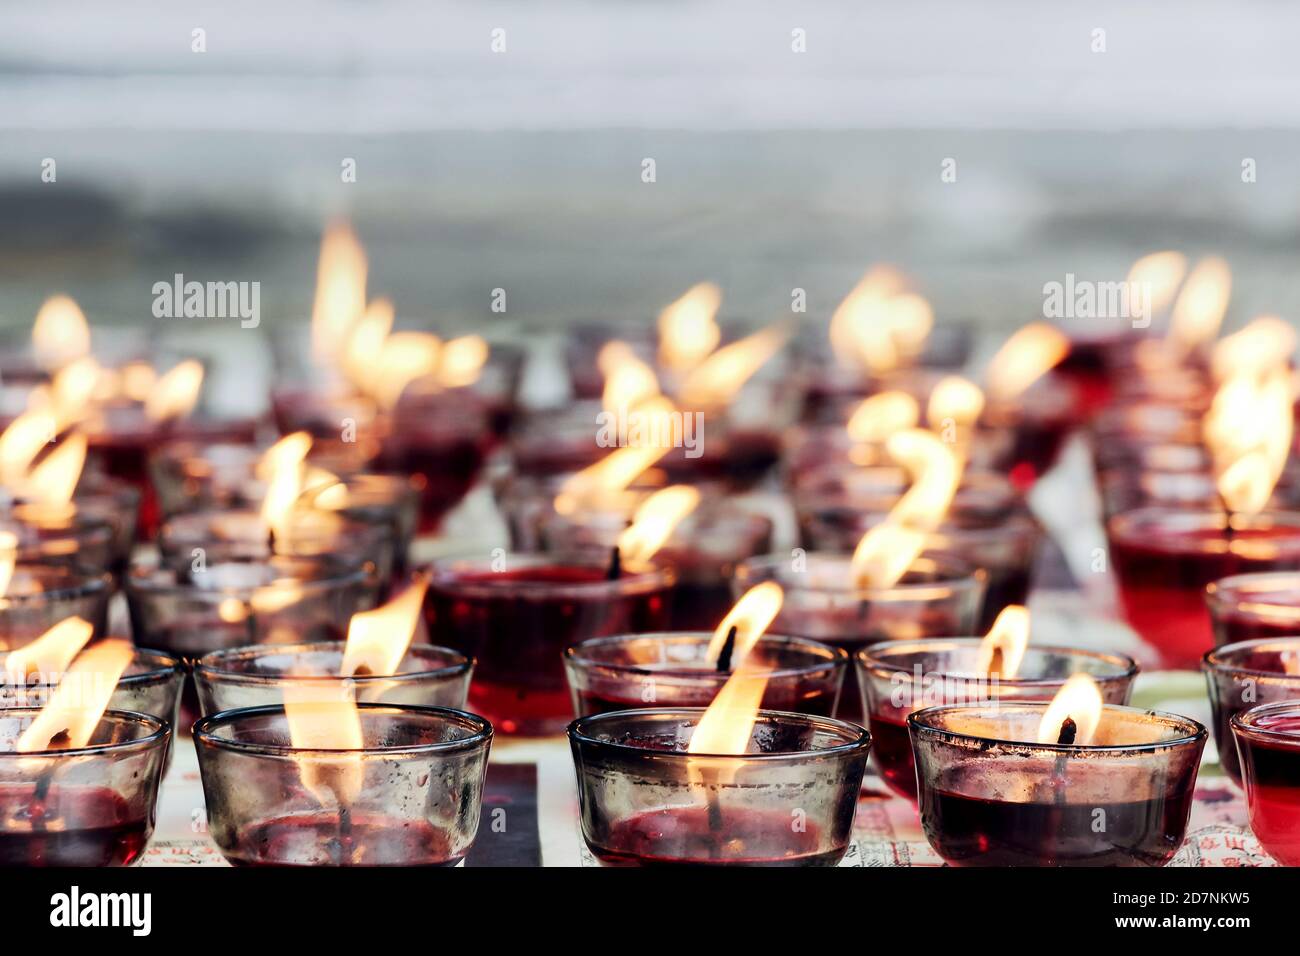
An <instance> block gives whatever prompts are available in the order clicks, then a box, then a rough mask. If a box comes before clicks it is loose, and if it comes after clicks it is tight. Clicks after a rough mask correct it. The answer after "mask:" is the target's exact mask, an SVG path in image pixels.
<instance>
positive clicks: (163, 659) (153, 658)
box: [0, 647, 185, 709]
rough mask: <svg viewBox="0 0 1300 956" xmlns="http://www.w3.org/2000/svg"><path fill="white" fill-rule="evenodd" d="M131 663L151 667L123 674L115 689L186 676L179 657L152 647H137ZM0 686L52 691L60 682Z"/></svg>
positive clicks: (163, 681) (159, 682)
mask: <svg viewBox="0 0 1300 956" xmlns="http://www.w3.org/2000/svg"><path fill="white" fill-rule="evenodd" d="M131 662H132V663H137V662H139V663H147V664H149V665H150V666H149V667H148V669H147V670H143V671H140V672H138V673H135V674H123V675H122V676H121V677H119V678H118V679H117V683H116V684H115V685H114V686H115V687H122V686H126V687H140V686H145V685H149V684H165V683H167V681H169V680H171V679H172V678H173V677H178V676H179V677H184V676H185V665H184V663H182V661H181V659H180V658H179V657H177V656H176V655H175V654H168V653H167V652H166V651H159V650H155V649H154V648H152V647H136V648H135V654H134V656H132V658H131ZM128 666H129V665H128ZM0 686H6V687H16V688H26V689H31V688H41V689H45V688H48V689H51V690H52V689H53V688H55V687H57V686H58V681H53V682H51V681H40V682H38V683H35V684H8V683H4V684H0ZM0 709H4V708H0Z"/></svg>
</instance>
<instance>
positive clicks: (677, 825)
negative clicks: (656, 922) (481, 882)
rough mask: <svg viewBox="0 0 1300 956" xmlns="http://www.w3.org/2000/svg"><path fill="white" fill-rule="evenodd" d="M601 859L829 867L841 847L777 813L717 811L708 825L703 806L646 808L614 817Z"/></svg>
mask: <svg viewBox="0 0 1300 956" xmlns="http://www.w3.org/2000/svg"><path fill="white" fill-rule="evenodd" d="M588 845H589V847H590V849H591V851H592V853H594V854H595V855H596V856H597V857H598V858H599V859H600V860H601V861H602V862H604V863H608V864H613V865H624V866H627V865H632V866H671V865H678V866H680V865H703V866H834V865H835V864H836V863H838V862H839V860H840V858H841V857H842V856H843V855H844V849H843V847H839V848H836V849H832V850H829V851H826V850H821V849H819V847H820V846H822V845H823V841H822V838H821V836H820V834H819V833H818V831H817V830H816V829H815V828H814V827H813V826H812V825H811V824H807V823H805V824H804V829H803V830H802V832H800V829H799V828H797V827H796V822H795V820H794V819H793V818H792V817H791V816H790V815H787V814H783V813H764V812H760V811H756V810H744V811H739V812H731V813H728V812H726V811H723V812H722V813H720V814H718V817H717V819H716V821H715V822H714V824H713V825H710V819H709V811H708V808H707V807H704V806H697V807H675V808H672V809H665V810H651V811H648V812H646V813H639V814H636V815H635V816H631V817H627V818H625V819H623V820H619V821H616V822H615V823H614V824H612V825H611V826H610V829H609V832H608V834H606V836H605V838H604V840H603V841H602V842H601V844H600V845H599V846H597V845H595V844H594V842H589V844H588Z"/></svg>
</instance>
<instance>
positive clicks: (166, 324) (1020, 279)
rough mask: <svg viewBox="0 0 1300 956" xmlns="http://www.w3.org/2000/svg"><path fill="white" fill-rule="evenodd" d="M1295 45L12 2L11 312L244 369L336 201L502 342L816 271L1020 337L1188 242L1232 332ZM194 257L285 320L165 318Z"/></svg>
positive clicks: (454, 320) (775, 290) (6, 138)
mask: <svg viewBox="0 0 1300 956" xmlns="http://www.w3.org/2000/svg"><path fill="white" fill-rule="evenodd" d="M1298 27H1300V9H1296V8H1293V7H1290V6H1288V5H1286V4H1282V3H1274V2H1267V0H1250V2H1244V3H1233V4H1223V3H1206V2H1199V0H1194V2H1186V3H1180V4H1178V5H1176V6H1174V5H1169V4H1145V5H1139V4H1133V3H1128V2H1125V3H1106V2H1103V3H1094V4H1089V5H1088V6H1087V8H1086V9H1084V8H1077V7H1065V6H1058V5H1044V4H1037V3H1032V2H1002V3H993V4H980V5H978V6H977V5H973V4H966V3H962V2H960V0H928V2H918V3H907V4H901V3H892V4H891V3H872V4H861V3H853V2H819V3H790V2H736V0H699V2H594V0H593V2H584V0H557V2H551V3H544V4H543V3H528V2H523V0H492V2H482V0H480V2H433V3H430V2H420V0H389V2H376V3H364V4H363V3H355V2H348V0H322V2H313V3H308V2H301V0H287V2H281V3H276V4H273V5H268V4H264V3H253V2H233V3H230V2H227V3H222V4H220V5H217V4H203V3H177V2H175V0H165V2H164V0H143V2H139V3H133V4H131V5H130V7H129V8H120V7H116V6H112V7H110V6H105V5H102V4H98V3H93V2H68V3H61V4H58V5H57V6H45V5H41V6H22V7H19V6H17V5H7V6H6V7H5V8H4V9H3V10H0V221H3V222H4V225H5V228H4V229H3V230H0V328H4V329H11V330H15V332H16V334H25V330H26V329H27V328H28V327H29V326H30V323H31V321H32V318H33V316H34V314H35V312H36V309H37V307H38V306H39V304H40V302H41V301H42V300H43V299H44V298H45V297H46V296H47V295H49V294H51V293H53V292H56V291H63V292H67V293H69V294H71V295H73V296H74V297H76V298H77V299H78V301H79V302H80V303H81V304H82V306H83V308H84V309H85V311H86V313H87V315H88V317H89V318H90V320H91V323H92V325H94V326H96V327H105V326H110V325H114V324H135V325H139V324H140V323H146V322H147V323H150V330H151V334H156V335H158V336H163V337H183V338H185V339H187V340H188V339H190V338H193V337H196V336H197V337H200V338H202V339H203V340H204V341H207V342H212V343H219V346H217V347H216V348H215V351H216V352H218V353H220V354H221V355H223V356H226V357H227V358H231V357H232V356H233V357H234V359H233V361H234V364H235V367H236V368H237V372H238V379H239V381H241V382H247V380H248V377H249V376H251V375H254V374H258V373H257V371H256V370H258V369H260V370H261V374H270V372H269V369H270V366H269V364H268V363H264V362H263V361H262V356H263V355H264V353H265V351H266V350H265V348H263V347H262V346H263V344H264V336H266V335H268V334H270V331H269V330H271V329H273V328H275V327H276V326H278V325H283V324H284V323H288V322H291V321H296V320H302V319H303V318H304V317H305V316H306V315H307V314H308V311H309V307H310V298H311V294H312V291H313V275H314V269H315V258H316V255H317V249H318V243H319V237H320V231H321V228H322V225H323V224H324V223H325V222H326V221H327V220H328V219H330V218H331V217H335V216H347V217H349V218H350V219H351V220H352V221H353V222H354V223H355V225H356V228H357V230H358V232H359V234H360V236H361V238H362V240H363V241H364V243H365V245H366V248H367V250H368V252H369V255H370V260H371V278H370V288H371V290H372V294H377V295H378V294H387V295H391V296H392V297H393V298H394V299H395V300H396V302H397V306H398V310H399V314H400V315H402V316H403V317H404V318H405V319H407V320H409V321H411V322H413V323H415V324H422V325H431V326H433V327H436V328H440V329H448V330H454V329H458V328H463V327H467V326H470V325H473V326H475V327H477V328H480V329H485V328H486V329H489V330H490V331H492V332H494V333H496V334H498V335H502V336H506V337H510V336H514V335H518V334H521V332H522V328H526V329H528V330H530V331H531V330H533V329H542V330H548V329H555V328H557V327H558V326H560V325H562V324H563V323H564V322H565V321H566V320H570V319H574V318H578V317H591V316H615V317H627V318H635V317H639V316H645V317H646V319H647V321H648V320H649V319H650V317H651V316H653V314H654V313H655V312H656V311H657V309H658V308H659V307H660V306H662V305H663V304H664V303H666V302H667V301H669V300H671V299H672V298H674V297H676V296H677V295H678V294H680V293H681V291H682V290H684V289H685V288H686V287H687V286H688V285H690V284H691V283H693V282H695V281H698V280H701V279H712V280H714V281H717V282H718V283H719V284H721V285H722V287H723V288H724V290H725V293H726V300H725V302H724V306H723V313H724V315H731V316H738V317H744V318H750V319H752V320H753V321H755V322H758V321H766V320H768V319H770V318H771V317H773V316H777V315H782V314H788V310H789V307H790V294H791V289H792V288H795V287H799V288H804V289H806V290H807V296H808V309H809V313H810V314H816V315H819V316H824V315H825V314H826V313H827V312H828V311H829V310H831V309H832V308H833V307H834V305H835V304H836V303H837V302H838V301H839V300H840V299H841V298H842V297H843V295H844V294H845V293H846V292H847V291H848V290H849V289H850V288H851V286H852V285H853V283H854V281H855V280H856V279H857V278H858V276H859V275H860V274H861V273H862V271H863V270H864V269H865V267H866V266H867V265H868V264H869V263H870V262H872V261H877V260H882V259H883V260H889V261H892V262H895V263H898V264H900V265H902V266H903V267H904V268H905V269H907V270H909V271H910V272H912V273H913V274H914V275H915V276H916V277H917V279H918V280H919V283H920V285H921V287H922V288H923V290H924V291H925V292H926V294H927V295H928V296H930V298H931V299H932V300H933V302H934V303H935V306H936V310H937V312H938V315H939V321H940V322H944V321H956V320H970V321H975V322H979V323H983V324H985V325H987V326H989V327H997V328H1010V327H1013V326H1015V325H1018V324H1020V323H1022V322H1023V321H1025V320H1026V319H1027V318H1030V317H1033V316H1035V315H1038V314H1040V313H1041V307H1042V286H1043V284H1044V283H1045V282H1048V281H1054V280H1061V279H1062V278H1063V277H1064V275H1065V273H1067V272H1073V273H1075V274H1077V275H1079V276H1080V277H1087V278H1094V279H1097V280H1115V279H1122V278H1123V276H1124V272H1125V271H1126V269H1127V267H1128V265H1129V264H1130V263H1131V262H1132V260H1133V259H1134V258H1136V256H1138V255H1139V254H1141V253H1142V252H1145V251H1148V250H1150V249H1153V248H1163V247H1177V248H1183V249H1186V250H1188V251H1189V252H1193V253H1195V252H1203V251H1218V252H1221V253H1222V254H1223V255H1225V256H1226V257H1227V259H1228V260H1229V262H1230V263H1231V265H1232V268H1233V270H1234V274H1235V277H1236V280H1237V281H1236V283H1235V286H1234V293H1233V294H1234V298H1233V305H1232V311H1231V313H1230V315H1229V318H1228V327H1229V328H1231V327H1234V326H1236V325H1239V324H1240V323H1242V322H1244V321H1245V320H1246V319H1248V318H1250V317H1251V316H1252V315H1254V314H1256V313H1257V312H1259V311H1263V310H1270V311H1276V312H1280V313H1281V314H1283V315H1295V314H1296V312H1297V308H1296V307H1297V306H1298V305H1300V280H1298V279H1297V275H1296V270H1295V267H1294V266H1295V263H1296V261H1297V246H1298V245H1300V231H1298V229H1297V222H1298V221H1300V220H1298V218H1297V212H1298V211H1300V177H1298V176H1296V175H1295V170H1297V169H1300V95H1298V94H1300V62H1298V61H1297V59H1296V57H1295V55H1294V38H1295V37H1296V36H1297V35H1300V30H1298V29H1297V28H1298ZM196 31H197V32H196ZM200 48H201V49H200ZM647 158H649V159H653V160H654V161H655V173H656V181H655V182H653V183H646V182H643V181H642V169H643V161H644V160H645V159H647ZM48 159H53V160H54V162H55V167H54V168H55V170H56V177H57V178H56V179H55V181H54V182H45V181H43V180H42V171H43V169H44V166H43V162H44V161H46V160H48ZM347 160H354V161H355V170H356V175H355V182H344V181H343V176H342V175H341V171H342V168H343V165H344V163H345V162H346V161H347ZM947 160H954V161H955V167H952V168H955V172H956V180H955V181H953V182H945V181H943V179H942V178H941V173H942V171H943V168H944V163H945V161H947ZM1247 160H1250V161H1253V169H1254V176H1255V181H1253V182H1243V162H1245V161H1247ZM176 272H182V273H184V274H185V275H186V278H187V279H197V280H199V281H208V280H219V281H228V280H236V281H258V282H260V283H261V286H262V288H261V295H262V300H261V310H262V317H263V321H262V327H261V328H260V329H258V330H255V331H253V330H240V329H239V328H238V326H237V324H236V323H232V322H223V321H220V320H218V321H214V320H195V319H188V320H187V319H155V318H153V316H152V315H151V314H150V305H151V303H152V300H153V294H152V292H151V287H152V285H153V283H154V282H156V281H160V280H170V278H171V276H172V275H173V274H174V273H176ZM495 288H502V289H505V290H506V291H507V296H508V310H507V312H506V313H505V314H504V315H501V314H494V313H493V312H492V311H491V309H490V301H491V295H492V290H493V289H495ZM196 324H198V325H200V326H203V327H202V328H199V329H196V328H195V327H194V326H195V325H196ZM540 341H544V337H543V338H542V339H540ZM217 371H218V375H219V376H220V374H221V369H220V368H218V370H217ZM226 374H227V380H229V376H230V375H231V374H233V373H230V372H227V373H226ZM242 391H243V396H242V398H243V400H244V401H256V400H258V399H259V398H260V395H261V390H259V389H245V390H242ZM228 394H229V392H228ZM238 398H239V396H237V399H238Z"/></svg>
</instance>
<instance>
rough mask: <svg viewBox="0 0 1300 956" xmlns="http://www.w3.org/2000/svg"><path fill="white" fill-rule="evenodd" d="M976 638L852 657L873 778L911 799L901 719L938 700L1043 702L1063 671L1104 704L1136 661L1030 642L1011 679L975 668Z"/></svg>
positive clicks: (1125, 691) (1127, 687) (1117, 698)
mask: <svg viewBox="0 0 1300 956" xmlns="http://www.w3.org/2000/svg"><path fill="white" fill-rule="evenodd" d="M982 642H983V638H979V637H953V638H934V639H930V640H920V641H885V642H883V643H880V644H873V645H871V646H870V647H867V648H864V649H863V650H861V651H858V653H857V654H856V655H855V656H854V659H853V662H854V667H855V668H856V669H857V677H858V687H859V689H860V690H861V693H862V710H863V713H864V714H865V715H866V718H867V720H866V726H867V727H868V729H870V731H871V739H872V742H873V746H872V748H871V754H872V756H873V757H874V758H875V761H876V767H877V768H878V769H879V770H880V776H881V779H883V780H884V781H885V783H886V785H888V786H889V788H890V789H891V790H893V791H894V792H895V793H897V794H899V795H900V796H903V797H906V798H907V799H909V800H911V801H912V802H914V803H915V802H916V765H915V763H914V761H913V759H912V742H911V739H910V736H909V734H908V730H907V716H908V714H911V713H912V712H914V711H917V710H924V709H925V708H926V707H935V706H938V705H940V704H971V703H980V702H982V701H987V700H1004V699H1013V700H1051V699H1052V698H1053V697H1055V696H1056V692H1057V691H1059V690H1060V689H1061V686H1062V685H1063V684H1064V683H1065V682H1066V680H1067V679H1068V678H1069V677H1070V675H1071V674H1089V675H1091V676H1092V677H1093V678H1095V679H1096V681H1097V684H1098V686H1099V687H1100V689H1101V696H1102V700H1104V701H1105V702H1106V703H1108V704H1127V703H1128V699H1129V693H1130V691H1131V690H1132V687H1133V679H1134V678H1135V677H1136V676H1137V673H1138V666H1137V664H1136V663H1135V662H1134V661H1133V659H1132V658H1131V657H1125V656H1124V655H1121V654H1105V653H1101V652H1098V651H1085V650H1078V649H1075V648H1070V647H1043V646H1034V645H1032V644H1031V645H1030V646H1029V647H1028V648H1026V650H1025V656H1024V659H1023V660H1022V661H1021V664H1020V669H1019V671H1018V672H1017V674H1016V676H1015V677H1014V678H1005V677H1001V676H993V677H990V676H989V675H987V674H979V673H977V672H976V670H975V668H976V662H977V660H978V659H979V649H980V644H981V643H982Z"/></svg>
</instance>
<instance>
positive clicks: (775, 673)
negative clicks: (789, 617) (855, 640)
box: [564, 631, 849, 680]
mask: <svg viewBox="0 0 1300 956" xmlns="http://www.w3.org/2000/svg"><path fill="white" fill-rule="evenodd" d="M656 638H658V639H665V638H666V639H670V640H671V639H677V640H679V641H681V642H683V643H685V642H688V641H695V642H699V643H703V644H706V645H707V644H708V643H709V641H710V640H712V638H713V633H712V632H711V631H648V632H646V633H643V634H615V635H612V636H608V637H592V638H588V639H587V640H585V641H579V642H578V643H577V644H570V645H569V646H568V647H566V648H565V649H564V661H565V663H566V664H572V665H573V666H575V667H580V668H582V669H583V670H584V671H606V672H611V673H615V674H620V675H623V674H626V675H636V676H638V677H656V678H659V677H667V678H689V679H691V680H700V679H702V678H706V677H709V676H710V675H716V676H718V677H723V678H726V677H730V676H731V672H726V673H722V672H719V671H717V670H710V669H708V668H690V667H669V668H657V667H647V666H645V665H643V664H631V663H624V662H619V661H603V660H599V659H597V658H593V657H586V656H584V655H583V649H584V648H586V649H591V648H595V647H616V646H618V645H621V644H626V643H629V642H632V641H638V640H647V639H649V640H653V639H656ZM758 644H768V645H772V644H776V645H780V646H784V647H791V648H800V649H803V650H806V651H807V652H809V653H810V654H820V653H822V652H826V655H825V656H824V657H820V658H819V659H818V660H817V661H815V662H811V663H808V664H805V665H802V666H791V667H779V668H775V669H773V670H770V671H764V673H765V674H766V675H767V678H768V679H769V680H773V679H777V678H785V677H803V676H807V675H808V674H815V673H818V672H819V671H827V670H829V671H833V670H836V669H838V668H843V667H847V666H848V663H849V652H848V651H846V650H845V649H844V648H843V647H837V646H836V645H834V644H827V643H825V642H824V641H818V640H814V639H813V638H810V637H799V636H797V635H790V634H764V635H763V636H762V637H760V638H759V639H758ZM758 644H756V645H755V647H757V646H758Z"/></svg>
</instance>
